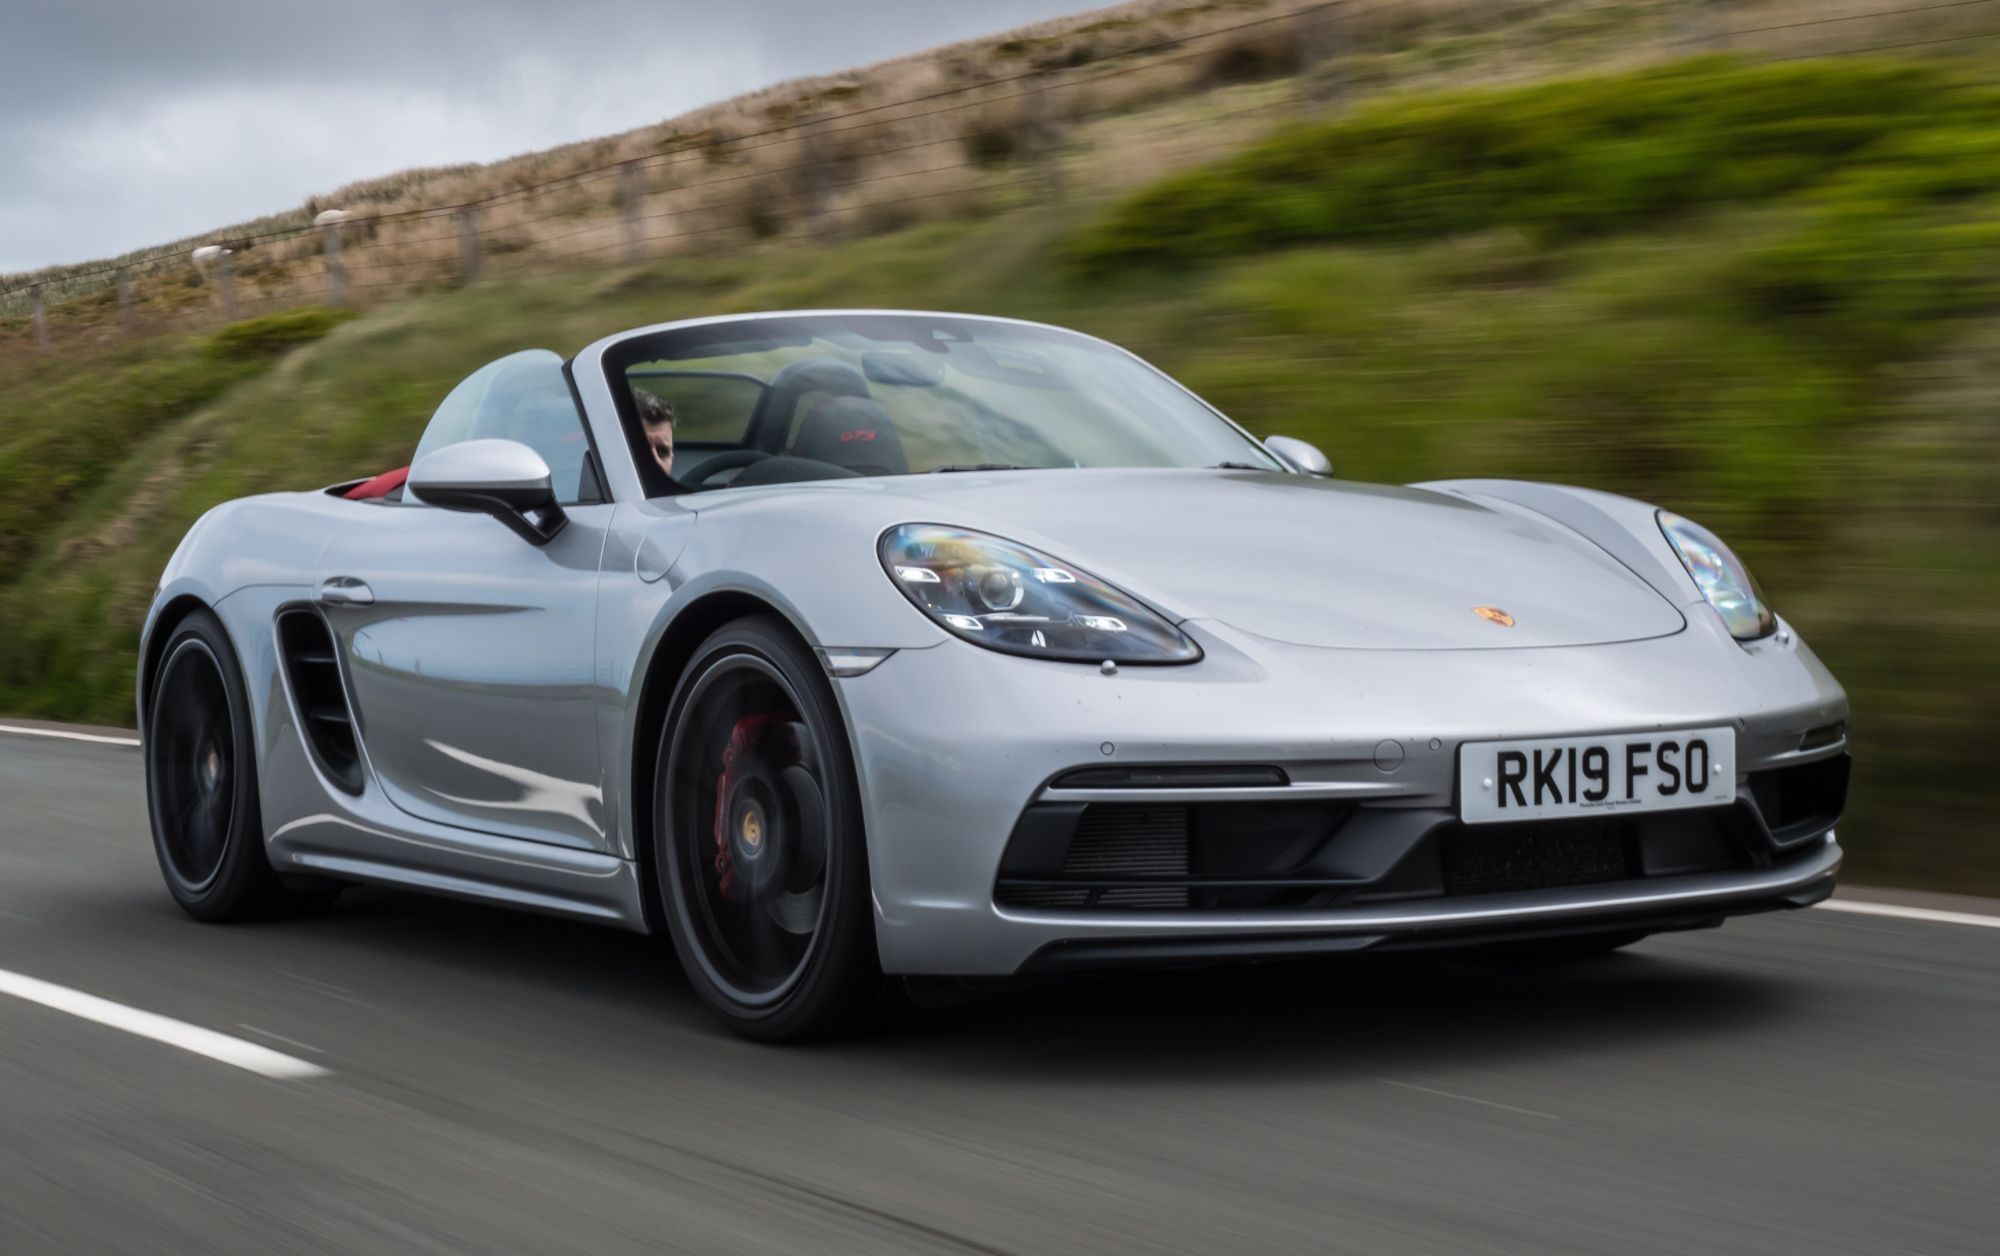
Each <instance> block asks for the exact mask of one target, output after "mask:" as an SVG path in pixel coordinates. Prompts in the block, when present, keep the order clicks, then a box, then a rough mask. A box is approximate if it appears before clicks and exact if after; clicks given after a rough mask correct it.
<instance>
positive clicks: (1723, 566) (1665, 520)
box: [1660, 510, 1778, 641]
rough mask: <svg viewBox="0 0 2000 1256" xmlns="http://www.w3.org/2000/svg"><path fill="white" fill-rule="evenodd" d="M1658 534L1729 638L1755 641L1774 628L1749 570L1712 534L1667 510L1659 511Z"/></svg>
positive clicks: (1775, 622) (1775, 617)
mask: <svg viewBox="0 0 2000 1256" xmlns="http://www.w3.org/2000/svg"><path fill="white" fill-rule="evenodd" d="M1660 531H1662V532H1664V533H1666V534H1667V543H1668V544H1669V545H1672V546H1673V547H1674V552H1675V553H1676V554H1679V555H1680V556H1681V565H1682V566H1683V567H1686V568H1687V573H1688V575H1690V576H1692V577H1694V582H1695V585H1696V587H1698V588H1699V589H1700V590H1701V595H1702V596H1703V597H1705V598H1707V599H1708V604H1709V605H1710V606H1713V607H1714V608H1715V613H1716V614H1718V615H1720V616H1722V622H1723V623H1724V624H1725V625H1727V626H1728V628H1729V635H1730V636H1732V637H1734V638H1736V639H1737V640H1738V641H1755V640H1756V639H1757V638H1759V637H1766V636H1769V635H1770V634H1771V630H1772V629H1773V628H1776V627H1777V626H1778V619H1777V616H1775V615H1773V614H1772V613H1771V608H1770V607H1768V606H1766V605H1764V598H1763V596H1762V595H1761V594H1759V593H1758V592H1757V582H1756V581H1755V580H1752V579H1751V578H1750V569H1749V568H1748V567H1745V566H1744V565H1743V560H1742V559H1740V558H1738V557H1736V555H1734V554H1732V553H1730V552H1729V547H1728V546H1727V545H1724V544H1723V543H1722V541H1721V538H1719V537H1717V536H1716V535H1715V533H1713V532H1710V531H1709V530H1708V529H1707V528H1704V527H1702V526H1701V525H1700V524H1698V523H1696V522H1694V521H1693V520H1692V519H1683V518H1681V517H1680V516H1679V515H1677V514H1674V513H1673V512H1672V511H1668V510H1662V511H1661V512H1660Z"/></svg>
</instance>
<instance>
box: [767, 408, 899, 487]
mask: <svg viewBox="0 0 2000 1256" xmlns="http://www.w3.org/2000/svg"><path fill="white" fill-rule="evenodd" d="M792 452H793V453H794V454H796V455H798V456H799V457H801V458H817V459H819V460H820V461H821V462H830V463H832V464H833V465H835V466H837V467H846V468H848V469H849V470H851V471H855V472H858V473H860V474H862V475H903V474H905V473H906V472H908V471H909V469H910V460H909V459H908V458H907V457H905V456H904V454H903V438H902V436H901V435H900V434H899V433H898V432H897V431H896V424H895V422H894V421H893V420H891V419H890V418H889V413H888V411H886V410H884V409H883V408H882V407H881V406H879V405H877V404H876V403H875V402H873V401H870V400H869V399H868V398H866V397H828V398H827V399H826V400H825V401H822V402H820V403H819V404H818V405H816V406H814V407H813V408H812V409H811V410H810V411H809V412H807V414H806V417H805V418H804V420H802V421H801V422H800V423H799V435H798V440H797V441H795V442H794V443H793V445H792Z"/></svg>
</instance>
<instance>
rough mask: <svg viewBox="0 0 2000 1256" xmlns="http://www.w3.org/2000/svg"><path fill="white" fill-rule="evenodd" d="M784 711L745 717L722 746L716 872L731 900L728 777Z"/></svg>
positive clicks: (717, 790)
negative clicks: (761, 731) (760, 736)
mask: <svg viewBox="0 0 2000 1256" xmlns="http://www.w3.org/2000/svg"><path fill="white" fill-rule="evenodd" d="M784 714H785V713H784V712H782V711H766V712H764V713H763V714H762V715H746V716H744V717H743V718H742V719H740V720H738V721H736V727H734V728H732V729H730V730H729V744H728V745H726V746H724V747H723V748H722V775H720V776H718V777H716V778H715V871H716V873H717V874H718V875H719V876H720V877H721V878H722V880H721V883H720V884H719V885H718V886H717V887H716V888H717V889H719V890H720V891H721V893H722V897H724V898H726V899H730V900H732V901H733V900H734V899H735V898H736V865H735V863H734V861H732V860H731V859H730V858H729V776H730V774H731V773H732V772H734V771H735V770H736V765H737V763H738V762H740V761H741V760H742V758H743V756H744V755H746V754H749V753H750V746H751V743H752V742H754V741H755V740H756V739H757V733H758V732H759V730H761V729H762V728H763V727H764V725H766V724H769V723H771V722H773V721H775V720H781V719H783V718H784Z"/></svg>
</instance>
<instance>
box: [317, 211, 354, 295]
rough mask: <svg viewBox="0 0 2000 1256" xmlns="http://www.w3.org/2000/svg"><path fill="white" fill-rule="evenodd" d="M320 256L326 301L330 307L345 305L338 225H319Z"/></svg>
mask: <svg viewBox="0 0 2000 1256" xmlns="http://www.w3.org/2000/svg"><path fill="white" fill-rule="evenodd" d="M319 242H320V256H321V257H322V258H323V259H324V260H325V262H326V299H327V302H328V303H329V304H332V305H346V304H347V264H346V263H345V262H343V261H342V260H341V258H340V224H339V223H338V222H323V223H321V224H320V225H319Z"/></svg>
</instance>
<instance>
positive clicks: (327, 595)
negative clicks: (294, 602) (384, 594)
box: [318, 576, 375, 606]
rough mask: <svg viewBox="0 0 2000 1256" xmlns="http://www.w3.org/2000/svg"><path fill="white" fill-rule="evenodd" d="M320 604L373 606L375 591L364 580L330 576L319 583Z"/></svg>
mask: <svg viewBox="0 0 2000 1256" xmlns="http://www.w3.org/2000/svg"><path fill="white" fill-rule="evenodd" d="M318 596H319V602H320V605H322V606H373V605H374V604H375V590H373V589H371V588H369V587H368V584H367V582H366V581H364V580H356V579H355V578H354V577H353V576H328V577H327V578H326V579H324V580H322V581H320V582H319V595H318Z"/></svg>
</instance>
